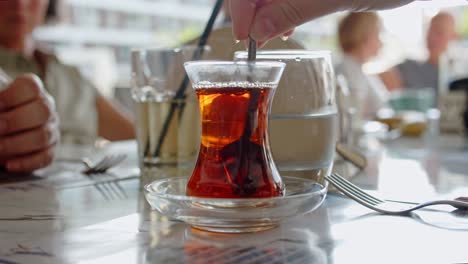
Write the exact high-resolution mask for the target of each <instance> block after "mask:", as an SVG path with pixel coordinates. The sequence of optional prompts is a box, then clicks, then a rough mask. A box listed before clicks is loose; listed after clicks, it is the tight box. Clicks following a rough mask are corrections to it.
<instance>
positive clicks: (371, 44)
mask: <svg viewBox="0 0 468 264" xmlns="http://www.w3.org/2000/svg"><path fill="white" fill-rule="evenodd" d="M380 27H381V25H380V19H379V17H378V15H377V14H376V13H372V12H363V13H350V14H348V15H347V16H346V17H344V18H343V19H342V20H341V22H340V23H339V26H338V41H339V45H340V48H341V49H342V51H343V60H342V61H341V63H340V64H338V65H337V67H336V71H337V74H341V75H342V76H344V77H345V79H346V82H347V85H348V86H349V90H350V97H351V100H352V103H351V104H352V105H353V106H354V107H355V108H356V110H357V117H358V118H359V119H362V120H366V119H372V118H374V117H375V115H376V113H377V111H378V110H379V109H380V108H382V107H383V106H384V105H385V103H386V100H387V97H388V91H387V89H386V87H385V85H384V84H383V83H382V82H381V81H380V79H379V78H378V77H376V76H369V75H366V74H365V73H364V72H363V70H362V66H363V64H364V63H366V62H368V61H369V60H370V59H372V58H373V57H374V56H376V55H377V54H378V51H379V49H380V47H381V46H382V43H381V41H380V38H379V32H380Z"/></svg>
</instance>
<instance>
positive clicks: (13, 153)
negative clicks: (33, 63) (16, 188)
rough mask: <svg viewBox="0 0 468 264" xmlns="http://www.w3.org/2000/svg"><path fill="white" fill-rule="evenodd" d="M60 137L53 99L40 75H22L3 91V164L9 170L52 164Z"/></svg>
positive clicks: (0, 95)
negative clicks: (44, 86) (45, 88)
mask: <svg viewBox="0 0 468 264" xmlns="http://www.w3.org/2000/svg"><path fill="white" fill-rule="evenodd" d="M59 139H60V132H59V126H58V116H57V113H56V111H55V106H54V101H53V99H52V98H51V97H50V96H49V95H48V94H47V92H46V91H45V90H44V88H43V85H42V82H41V81H40V80H39V78H38V77H37V76H35V75H32V74H26V75H22V76H19V77H18V78H16V79H15V80H13V81H12V82H11V83H10V84H9V85H7V86H6V88H5V89H4V90H2V91H1V92H0V164H2V165H3V166H4V167H5V168H6V169H7V170H8V171H12V172H31V171H34V170H36V169H39V168H42V167H45V166H47V165H49V164H50V163H51V162H52V160H53V158H54V153H55V147H56V145H57V143H58V142H59Z"/></svg>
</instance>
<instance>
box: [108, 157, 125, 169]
mask: <svg viewBox="0 0 468 264" xmlns="http://www.w3.org/2000/svg"><path fill="white" fill-rule="evenodd" d="M125 158H126V155H114V156H113V157H112V159H111V160H110V161H109V164H107V165H108V167H109V168H110V167H114V166H115V165H117V164H119V163H120V162H122V161H123V160H124V159H125Z"/></svg>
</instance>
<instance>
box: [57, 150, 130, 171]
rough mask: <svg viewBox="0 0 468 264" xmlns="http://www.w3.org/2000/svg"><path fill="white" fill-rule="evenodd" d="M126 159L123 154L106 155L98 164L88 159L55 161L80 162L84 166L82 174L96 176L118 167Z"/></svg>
mask: <svg viewBox="0 0 468 264" xmlns="http://www.w3.org/2000/svg"><path fill="white" fill-rule="evenodd" d="M126 158H127V155H125V154H117V155H106V156H105V157H104V158H102V159H101V160H100V161H98V162H93V161H91V160H90V159H89V158H82V159H68V158H58V159H57V161H62V162H80V163H83V164H84V165H85V166H86V169H85V170H84V171H83V173H84V174H98V173H104V172H106V171H107V170H108V169H110V168H112V167H114V166H116V165H118V164H119V163H121V162H122V161H124V160H125V159H126Z"/></svg>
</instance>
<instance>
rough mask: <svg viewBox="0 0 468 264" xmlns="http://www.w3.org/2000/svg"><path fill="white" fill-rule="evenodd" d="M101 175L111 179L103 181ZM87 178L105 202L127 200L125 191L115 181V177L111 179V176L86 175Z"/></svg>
mask: <svg viewBox="0 0 468 264" xmlns="http://www.w3.org/2000/svg"><path fill="white" fill-rule="evenodd" d="M103 175H105V176H107V177H108V178H110V177H112V179H105V180H103ZM88 177H89V178H90V179H91V180H93V181H95V183H94V187H95V188H96V190H97V191H98V192H99V193H100V194H101V195H102V196H103V197H104V199H105V200H106V201H110V200H119V199H127V198H128V196H127V193H126V192H125V190H124V189H123V188H122V186H120V184H119V183H118V182H117V181H116V180H118V179H117V178H116V177H115V176H114V177H113V176H112V174H108V173H106V174H103V173H99V174H88Z"/></svg>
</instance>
